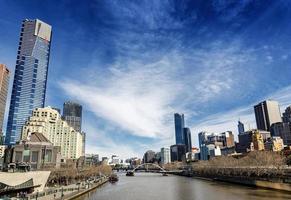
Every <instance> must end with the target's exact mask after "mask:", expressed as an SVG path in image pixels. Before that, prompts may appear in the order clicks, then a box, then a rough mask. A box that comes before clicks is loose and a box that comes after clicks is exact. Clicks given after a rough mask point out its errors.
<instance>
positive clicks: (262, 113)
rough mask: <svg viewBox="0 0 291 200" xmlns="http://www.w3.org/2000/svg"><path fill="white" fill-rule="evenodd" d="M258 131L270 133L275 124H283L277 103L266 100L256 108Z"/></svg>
mask: <svg viewBox="0 0 291 200" xmlns="http://www.w3.org/2000/svg"><path fill="white" fill-rule="evenodd" d="M254 111H255V116H256V123H257V129H259V130H265V131H270V127H271V125H272V124H273V123H276V122H282V118H281V113H280V108H279V104H278V102H277V101H271V100H266V101H263V102H261V103H259V104H257V105H255V106H254Z"/></svg>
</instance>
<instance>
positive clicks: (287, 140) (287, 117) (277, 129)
mask: <svg viewBox="0 0 291 200" xmlns="http://www.w3.org/2000/svg"><path fill="white" fill-rule="evenodd" d="M282 119H283V122H277V123H274V124H272V126H271V134H272V136H273V137H274V136H276V137H281V138H282V140H283V143H284V145H287V146H291V106H288V107H287V108H286V109H285V112H284V113H283V117H282Z"/></svg>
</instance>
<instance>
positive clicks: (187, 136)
mask: <svg viewBox="0 0 291 200" xmlns="http://www.w3.org/2000/svg"><path fill="white" fill-rule="evenodd" d="M183 132H184V138H185V145H186V151H187V152H191V151H192V140H191V131H190V128H184V129H183Z"/></svg>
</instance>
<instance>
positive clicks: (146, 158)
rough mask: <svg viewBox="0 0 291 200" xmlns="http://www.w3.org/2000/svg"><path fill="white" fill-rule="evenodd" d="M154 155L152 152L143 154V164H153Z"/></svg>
mask: <svg viewBox="0 0 291 200" xmlns="http://www.w3.org/2000/svg"><path fill="white" fill-rule="evenodd" d="M155 155H156V153H155V152H154V151H152V150H148V151H147V152H145V154H144V156H143V163H154V162H155Z"/></svg>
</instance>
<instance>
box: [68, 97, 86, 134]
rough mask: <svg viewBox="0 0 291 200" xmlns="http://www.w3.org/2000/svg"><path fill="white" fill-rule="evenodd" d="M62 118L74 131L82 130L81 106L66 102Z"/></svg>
mask: <svg viewBox="0 0 291 200" xmlns="http://www.w3.org/2000/svg"><path fill="white" fill-rule="evenodd" d="M63 117H64V120H66V121H67V123H68V124H69V125H70V126H71V127H73V128H74V129H75V130H76V131H78V132H81V130H82V106H81V105H80V104H78V103H75V102H71V101H67V102H65V103H64V108H63Z"/></svg>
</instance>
